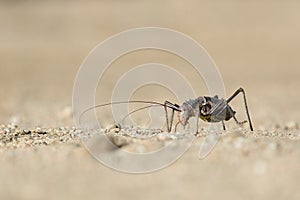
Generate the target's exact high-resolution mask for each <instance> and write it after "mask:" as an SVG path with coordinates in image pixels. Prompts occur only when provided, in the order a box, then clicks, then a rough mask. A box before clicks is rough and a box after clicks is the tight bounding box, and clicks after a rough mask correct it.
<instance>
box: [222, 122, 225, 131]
mask: <svg viewBox="0 0 300 200" xmlns="http://www.w3.org/2000/svg"><path fill="white" fill-rule="evenodd" d="M222 125H223V130H224V131H226V127H225V122H224V120H222Z"/></svg>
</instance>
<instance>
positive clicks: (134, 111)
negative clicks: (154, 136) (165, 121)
mask: <svg viewBox="0 0 300 200" xmlns="http://www.w3.org/2000/svg"><path fill="white" fill-rule="evenodd" d="M157 106H161V105H149V106H144V107H141V108H138V109H136V110H133V111H131V112H129V113H128V114H127V115H125V116H124V117H123V119H122V124H124V121H125V119H126V118H127V117H129V116H130V115H131V114H133V113H136V112H138V111H141V110H144V109H147V108H151V107H157Z"/></svg>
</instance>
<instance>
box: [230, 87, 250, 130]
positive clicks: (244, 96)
mask: <svg viewBox="0 0 300 200" xmlns="http://www.w3.org/2000/svg"><path fill="white" fill-rule="evenodd" d="M239 93H243V98H244V104H245V109H246V114H247V118H248V122H249V126H250V130H251V131H253V127H252V122H251V119H250V114H249V110H248V105H247V100H246V94H245V90H244V89H243V88H239V89H238V90H237V91H235V92H234V93H233V95H231V97H229V98H228V99H227V103H229V102H230V101H232V100H233V99H234V98H235V97H236V96H237V95H238V94H239ZM234 120H235V121H236V122H237V123H238V124H240V122H238V121H237V119H236V117H234ZM243 123H245V122H242V124H243Z"/></svg>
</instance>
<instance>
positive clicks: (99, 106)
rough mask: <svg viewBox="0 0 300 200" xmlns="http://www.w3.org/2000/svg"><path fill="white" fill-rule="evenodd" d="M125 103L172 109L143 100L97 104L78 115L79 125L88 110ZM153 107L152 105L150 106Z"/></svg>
mask: <svg viewBox="0 0 300 200" xmlns="http://www.w3.org/2000/svg"><path fill="white" fill-rule="evenodd" d="M127 103H145V104H154V105H156V106H167V107H169V108H171V109H174V108H172V106H171V105H164V104H163V103H159V102H156V101H144V100H133V101H117V102H110V103H105V104H98V105H95V106H91V107H89V108H87V109H85V110H84V111H83V112H82V113H81V114H80V115H79V123H80V122H81V119H82V117H83V115H84V114H86V113H87V112H89V111H90V110H93V109H95V108H101V107H105V106H110V105H117V104H127ZM151 106H153V105H151Z"/></svg>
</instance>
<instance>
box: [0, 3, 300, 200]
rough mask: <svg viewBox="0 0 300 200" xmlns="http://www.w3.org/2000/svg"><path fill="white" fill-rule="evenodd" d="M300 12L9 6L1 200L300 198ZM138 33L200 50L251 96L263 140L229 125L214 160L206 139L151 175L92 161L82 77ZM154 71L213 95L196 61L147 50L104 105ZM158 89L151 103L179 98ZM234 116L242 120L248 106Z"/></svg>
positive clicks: (2, 84)
mask: <svg viewBox="0 0 300 200" xmlns="http://www.w3.org/2000/svg"><path fill="white" fill-rule="evenodd" d="M299 11H300V3H299V2H297V1H285V2H283V1H263V2H262V1H251V2H242V1H235V0H231V1H224V2H223V1H213V2H212V1H200V2H199V1H185V2H183V1H182V2H181V1H165V2H164V3H161V2H160V1H131V2H125V1H85V2H84V3H80V2H78V1H77V2H76V1H74V2H68V1H67V2H59V1H43V2H36V1H0V24H1V33H0V35H1V37H0V43H1V46H0V69H1V71H0V89H1V92H0V124H3V125H0V154H1V159H0V180H1V181H0V199H42V198H43V199H83V198H86V199H142V198H143V199H196V198H198V199H199V198H202V199H300V192H299V183H300V181H299V180H300V140H299V139H300V136H299V134H300V130H299V124H300V115H299V111H300V104H299V98H300V95H299V89H298V86H299V83H300V80H299V75H300V67H299V65H300V62H299V55H298V54H299V53H298V52H299V51H300V37H299V35H300V26H299V19H300V12H299ZM141 26H161V27H166V28H171V29H175V30H178V31H181V32H183V33H185V34H188V35H190V36H191V37H193V38H194V39H195V40H196V41H198V42H199V43H201V44H202V45H203V46H204V47H205V48H206V49H207V51H208V52H209V53H210V55H211V56H212V58H213V59H214V61H215V62H216V64H217V65H218V67H219V69H220V73H221V74H222V77H223V80H224V84H225V87H226V92H227V95H228V96H229V95H230V94H231V93H233V92H234V91H235V90H236V89H237V88H238V87H240V86H243V87H244V88H245V90H246V92H247V97H248V103H249V107H250V112H251V116H252V119H253V124H254V128H255V131H254V132H253V133H251V132H249V131H248V129H247V128H248V127H247V126H245V127H244V128H242V129H239V128H238V127H237V126H236V125H235V124H234V123H233V122H229V123H228V130H227V131H226V132H224V133H223V134H222V136H221V138H220V141H219V142H218V144H217V145H216V147H215V149H214V150H213V152H212V153H211V154H210V155H209V156H208V157H207V158H206V159H204V160H199V159H198V152H199V146H200V145H201V143H202V141H203V137H199V138H197V140H196V141H195V142H194V145H192V147H191V148H190V149H189V150H188V151H187V152H186V153H185V154H184V156H183V157H181V158H180V159H179V160H178V161H176V162H175V163H174V164H172V165H171V166H170V167H168V168H165V169H163V170H160V171H158V172H155V173H150V174H144V175H130V174H123V173H120V172H116V171H114V170H112V169H109V168H107V167H105V166H103V165H101V164H100V163H98V162H97V161H96V160H95V159H93V158H92V157H91V156H90V155H89V154H88V152H87V151H86V150H85V149H84V148H82V147H81V146H80V142H79V139H78V137H77V134H78V133H80V131H78V130H76V128H73V127H74V122H73V119H72V112H71V110H72V109H71V106H72V105H71V104H72V89H73V88H72V87H73V83H74V80H75V76H76V72H77V70H78V68H79V66H80V64H81V62H82V61H83V59H84V58H85V57H86V56H87V55H88V53H89V51H90V50H91V49H92V48H94V46H95V45H97V44H98V43H99V42H101V41H103V40H104V39H106V38H107V37H109V36H111V35H112V34H115V33H118V32H120V31H124V30H127V29H129V28H135V27H141ZM146 62H159V63H166V64H168V65H170V66H174V67H175V68H176V69H177V70H178V71H181V72H182V73H183V74H184V75H185V76H186V77H187V78H188V79H189V80H191V83H192V84H194V85H196V86H197V88H198V89H197V91H196V92H197V94H199V95H204V94H207V90H206V88H205V85H204V83H203V81H202V82H201V81H200V82H199V79H200V80H201V77H198V76H197V75H195V73H193V72H191V71H189V70H186V69H187V67H188V64H187V63H185V62H183V61H182V60H180V59H178V58H176V57H175V56H174V55H168V54H167V53H165V52H154V51H144V52H136V53H133V54H130V55H127V57H126V56H125V57H124V58H122V59H120V60H118V61H117V62H115V63H113V65H112V68H111V69H110V70H109V71H107V72H106V73H107V74H106V77H107V78H106V79H104V80H103V82H100V85H101V86H102V87H101V88H100V89H99V91H97V95H98V96H97V100H101V101H106V100H107V99H108V97H109V95H110V91H111V90H112V88H113V86H114V82H115V81H117V80H118V78H119V77H120V76H121V75H122V73H124V72H126V71H127V70H128V68H130V67H132V66H136V65H139V64H142V63H146ZM162 78H165V77H162ZM156 89H157V90H156ZM150 91H152V92H150V94H148V95H149V98H150V97H153V98H154V99H155V100H159V101H162V102H163V101H164V100H165V99H170V100H173V99H172V97H169V96H168V95H169V94H168V93H164V92H160V90H159V89H158V88H154V89H152V90H150ZM148 93H149V91H148ZM138 97H139V96H138V94H137V96H136V98H138ZM142 97H145V98H148V96H142ZM179 103H180V102H179ZM232 107H234V109H235V110H236V111H237V112H238V113H237V117H238V118H239V119H243V118H244V117H245V116H244V111H243V104H242V99H241V98H238V99H237V100H236V101H234V102H232ZM15 125H17V127H16V126H15ZM150 144H153V141H151V143H150ZM129 147H130V148H131V149H133V150H134V147H135V146H134V144H131V146H129Z"/></svg>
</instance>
